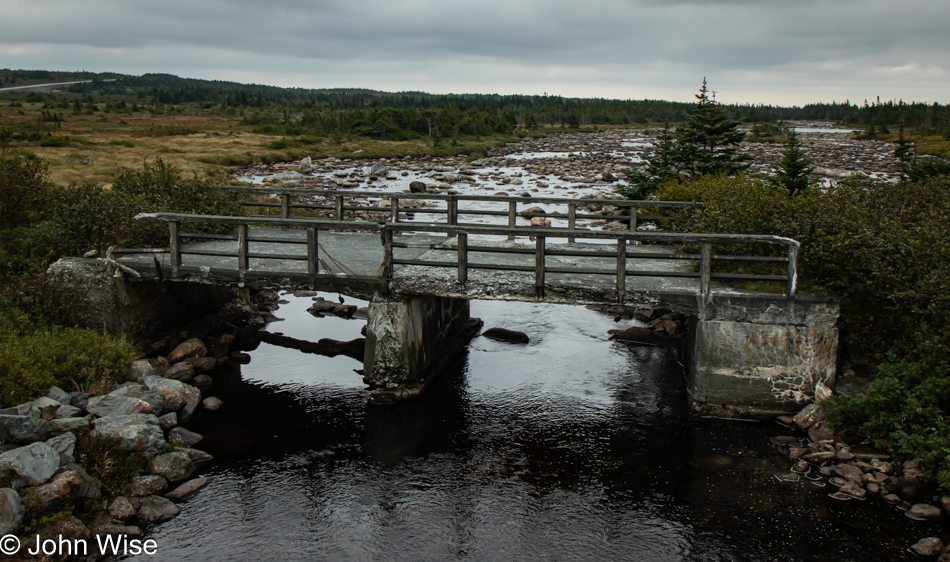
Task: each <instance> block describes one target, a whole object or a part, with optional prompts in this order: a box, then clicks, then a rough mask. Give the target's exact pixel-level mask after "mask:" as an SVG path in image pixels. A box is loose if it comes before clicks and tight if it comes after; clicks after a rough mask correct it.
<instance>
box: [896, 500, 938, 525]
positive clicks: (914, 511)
mask: <svg viewBox="0 0 950 562" xmlns="http://www.w3.org/2000/svg"><path fill="white" fill-rule="evenodd" d="M940 514H941V510H940V508H939V507H937V506H935V505H930V504H929V503H917V504H914V505H912V506H910V509H908V510H907V511H906V512H905V513H904V515H906V516H907V517H910V518H911V519H916V520H918V521H936V520H938V519H940Z"/></svg>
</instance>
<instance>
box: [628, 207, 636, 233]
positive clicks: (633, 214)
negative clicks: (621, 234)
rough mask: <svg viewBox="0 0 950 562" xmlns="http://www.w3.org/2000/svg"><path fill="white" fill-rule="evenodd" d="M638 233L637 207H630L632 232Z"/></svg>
mask: <svg viewBox="0 0 950 562" xmlns="http://www.w3.org/2000/svg"><path fill="white" fill-rule="evenodd" d="M636 231H637V206H636V205H634V206H632V207H630V232H636Z"/></svg>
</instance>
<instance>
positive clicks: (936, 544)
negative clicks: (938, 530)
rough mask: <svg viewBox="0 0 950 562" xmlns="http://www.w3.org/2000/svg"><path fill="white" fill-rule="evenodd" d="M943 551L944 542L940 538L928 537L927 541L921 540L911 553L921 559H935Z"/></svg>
mask: <svg viewBox="0 0 950 562" xmlns="http://www.w3.org/2000/svg"><path fill="white" fill-rule="evenodd" d="M942 550H943V541H942V540H940V539H939V538H938V537H927V538H925V539H920V540H919V541H917V542H916V543H914V545H913V546H911V547H910V551H911V552H913V553H914V554H916V555H917V556H918V557H920V558H924V559H927V558H934V557H936V556H937V555H938V554H940V552H941V551H942Z"/></svg>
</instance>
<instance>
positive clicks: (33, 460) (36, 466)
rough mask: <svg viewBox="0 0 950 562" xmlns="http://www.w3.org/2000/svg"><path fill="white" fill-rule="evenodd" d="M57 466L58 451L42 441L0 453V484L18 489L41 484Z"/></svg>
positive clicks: (53, 472) (54, 471)
mask: <svg viewBox="0 0 950 562" xmlns="http://www.w3.org/2000/svg"><path fill="white" fill-rule="evenodd" d="M58 468H59V453H57V452H56V450H54V449H53V448H52V447H50V446H49V445H47V444H46V443H43V442H36V443H31V444H29V445H27V446H25V447H20V448H19V449H13V450H12V451H7V452H6V453H3V454H0V486H3V487H9V488H13V489H14V490H19V489H20V488H23V487H25V486H33V485H36V484H42V483H44V482H46V481H47V480H49V479H50V477H52V476H53V474H55V473H56V469H58Z"/></svg>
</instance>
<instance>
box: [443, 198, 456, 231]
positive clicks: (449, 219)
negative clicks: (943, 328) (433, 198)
mask: <svg viewBox="0 0 950 562" xmlns="http://www.w3.org/2000/svg"><path fill="white" fill-rule="evenodd" d="M445 207H446V211H447V213H448V214H447V215H446V219H445V222H446V224H448V225H449V226H456V225H458V223H459V219H458V213H459V202H458V200H457V199H456V198H455V196H452V195H450V196H449V198H448V199H446V201H445Z"/></svg>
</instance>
